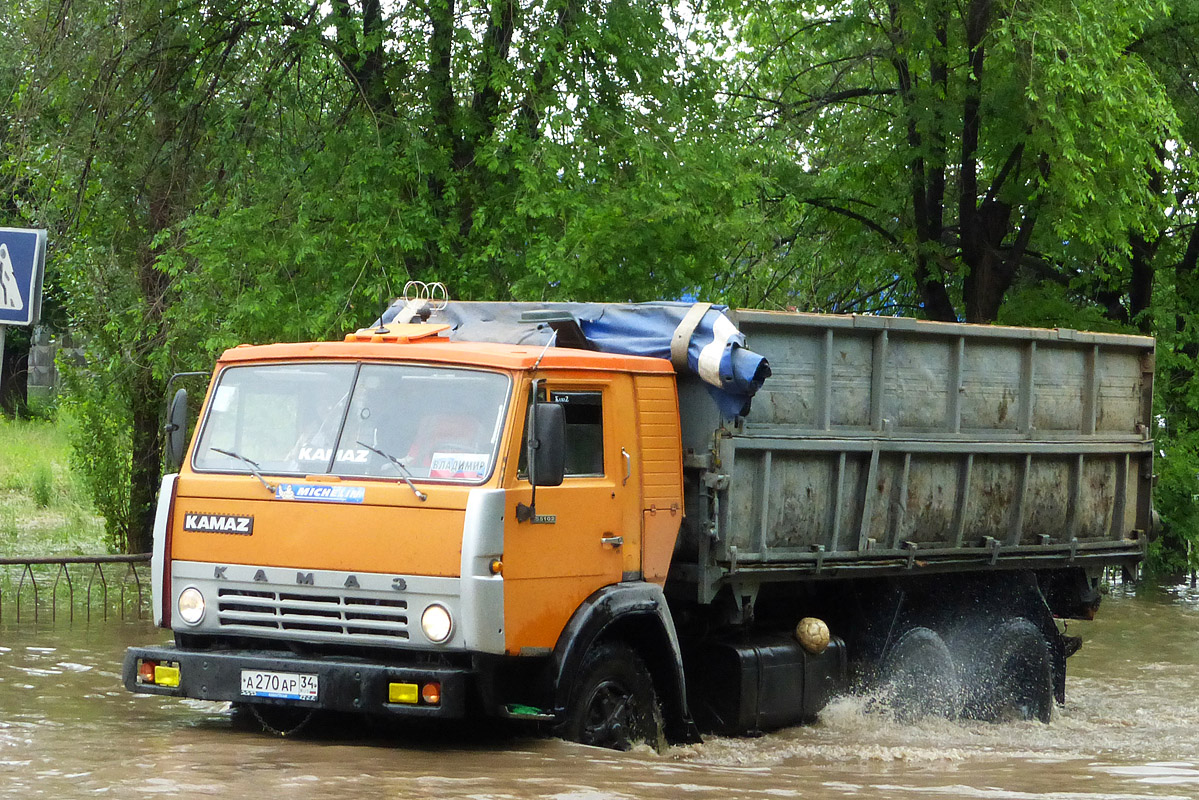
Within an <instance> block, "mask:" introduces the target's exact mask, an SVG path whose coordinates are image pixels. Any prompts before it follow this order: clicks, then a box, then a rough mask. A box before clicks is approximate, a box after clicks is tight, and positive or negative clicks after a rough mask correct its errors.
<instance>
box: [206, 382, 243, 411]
mask: <svg viewBox="0 0 1199 800" xmlns="http://www.w3.org/2000/svg"><path fill="white" fill-rule="evenodd" d="M235 397H237V387H236V386H218V387H216V394H215V395H213V397H212V410H213V411H215V412H217V413H218V414H223V413H225V412H226V411H228V410H229V406H231V405H233V398H235Z"/></svg>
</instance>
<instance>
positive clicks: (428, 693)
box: [420, 683, 441, 706]
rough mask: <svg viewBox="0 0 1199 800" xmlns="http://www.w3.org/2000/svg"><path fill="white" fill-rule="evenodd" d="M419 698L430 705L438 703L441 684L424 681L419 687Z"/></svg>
mask: <svg viewBox="0 0 1199 800" xmlns="http://www.w3.org/2000/svg"><path fill="white" fill-rule="evenodd" d="M420 699H421V700H424V701H425V702H426V703H428V704H429V705H431V706H435V705H440V703H441V684H440V683H426V684H425V685H424V686H422V687H421V690H420Z"/></svg>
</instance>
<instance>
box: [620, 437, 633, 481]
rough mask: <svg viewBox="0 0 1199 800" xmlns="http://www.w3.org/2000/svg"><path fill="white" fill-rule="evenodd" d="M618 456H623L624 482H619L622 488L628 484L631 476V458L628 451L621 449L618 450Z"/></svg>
mask: <svg viewBox="0 0 1199 800" xmlns="http://www.w3.org/2000/svg"><path fill="white" fill-rule="evenodd" d="M620 454H621V455H622V456H624V480H623V481H621V482H620V485H621V486H624V485H625V484H627V483H628V482H629V478H630V477H632V475H633V457H632V456H631V455H629V451H628V450H625V449H624V448H623V447H622V448H620Z"/></svg>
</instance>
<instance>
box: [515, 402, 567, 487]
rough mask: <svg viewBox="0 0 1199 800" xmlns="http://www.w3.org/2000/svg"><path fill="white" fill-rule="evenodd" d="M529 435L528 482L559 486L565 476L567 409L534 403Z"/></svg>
mask: <svg viewBox="0 0 1199 800" xmlns="http://www.w3.org/2000/svg"><path fill="white" fill-rule="evenodd" d="M525 430H527V431H529V442H528V448H529V465H530V469H529V482H530V483H532V484H533V485H534V486H560V485H562V478H563V477H565V475H566V409H565V408H563V407H562V405H561V404H560V403H534V404H533V406H532V407H531V408H530V409H529V420H528V424H527V425H526V427H525Z"/></svg>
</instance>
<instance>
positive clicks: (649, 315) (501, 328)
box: [375, 300, 770, 417]
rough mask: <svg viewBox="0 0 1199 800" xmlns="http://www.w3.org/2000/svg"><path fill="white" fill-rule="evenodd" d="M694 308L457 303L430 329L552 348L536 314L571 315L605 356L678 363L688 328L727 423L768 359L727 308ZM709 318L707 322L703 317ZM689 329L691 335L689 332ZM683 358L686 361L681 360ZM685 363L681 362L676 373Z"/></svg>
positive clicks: (395, 315) (741, 409) (698, 370)
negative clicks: (679, 336) (676, 347)
mask: <svg viewBox="0 0 1199 800" xmlns="http://www.w3.org/2000/svg"><path fill="white" fill-rule="evenodd" d="M424 305H425V303H424V301H420V300H417V301H405V300H397V301H395V302H394V303H393V304H392V305H391V307H390V308H388V309H387V311H386V312H384V314H383V317H382V319H380V320H378V321H376V323H375V324H376V325H379V324H382V325H386V324H388V323H390V322H393V321H394V322H410V321H415V320H416V319H417V316H416V315H417V312H418V311H419V310H420V309H421V308H422V307H423V306H424ZM695 306H696V304H694V303H668V302H660V303H470V302H450V303H447V304H444V307H442V308H439V309H436V310H433V311H432V313H431V314H430V315H429V319H428V321H429V322H433V323H447V324H449V325H450V326H451V330H450V339H451V340H452V341H466V342H504V343H509V344H529V345H543V346H544V345H545V344H546V343H548V342H549V341H550V336H551V335H552V334H553V331H552V329H551V328H550V326H549V325H547V324H546V323H544V322H522V321H521V317H522V316H523V315H525V314H526V313H528V312H557V313H558V314H560V315H562V316H565V315H567V314H569V315H570V316H571V317H573V318H574V319H575V321H576V322H577V323H578V325H579V327H580V328H581V329H582V331H583V334H584V336H586V338H587V340H588V341H589V342H590V343H591V344H592V345H593V346H594V347H595V349H597V350H600V351H602V352H605V353H620V354H623V355H635V356H649V357H651V358H665V359H667V360H670V359H671V343H672V341H673V340H674V338H675V333H676V331H678V330H679V327H680V325H682V324H683V323H684V321H686V323H687V325H686V328H691V327H692V326H693V330H692V331H691V334H690V336H689V337H688V338H687V340H686V354H685V355H686V368H685V369H686V371H689V372H691V373H694V374H695V375H698V376H699V377H700V378H701V379H702V380H703V381H704V382H705V383H707V384H709V385H710V386H711V387H712V395H713V397H714V398H715V400H716V402H717V404H718V405H719V406H720V409H721V411H722V413H724V414H725V416H727V417H732V416H735V415H737V414H745V413H748V410H749V401H750V398H752V397H753V395H754V393H755V392H757V390H758V389H759V388H760V387H761V386H762V382H763V381H764V380H765V379H766V378H767V377H769V375H770V366H769V364H767V363H766V359H765V358H763V357H762V356H760V355H758V354H757V353H754V352H752V351H750V350H749V349H747V348H746V346H745V336H744V335H742V334H741V332H740V331H738V330H737V328H736V326H734V325H733V323H732V322H731V321H730V320H729V318H728V317H727V316H725V315H724V313H723V312H724V310H725V307H724V306H707V305H706V304H705V305H704V307H702V308H699V309H696V311H695V312H694V313H693V314H692V315H691V316H690V317H689V316H688V312H690V311H692V309H693V308H695ZM701 314H702V316H700V315H701ZM686 328H684V331H685V330H686ZM676 355H680V356H681V353H676ZM682 360H683V359H682V358H681V357H679V358H676V368H677V367H681V364H682Z"/></svg>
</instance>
